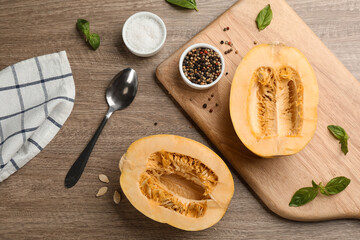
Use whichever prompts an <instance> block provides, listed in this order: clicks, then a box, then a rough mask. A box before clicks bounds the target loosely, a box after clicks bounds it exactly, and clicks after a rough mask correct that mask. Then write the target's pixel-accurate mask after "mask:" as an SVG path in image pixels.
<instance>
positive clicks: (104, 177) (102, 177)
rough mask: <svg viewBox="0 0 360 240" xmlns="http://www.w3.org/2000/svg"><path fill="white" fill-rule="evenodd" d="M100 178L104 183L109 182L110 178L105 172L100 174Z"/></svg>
mask: <svg viewBox="0 0 360 240" xmlns="http://www.w3.org/2000/svg"><path fill="white" fill-rule="evenodd" d="M99 180H100V181H101V182H103V183H109V182H110V181H109V178H108V177H107V176H106V175H105V174H99Z"/></svg>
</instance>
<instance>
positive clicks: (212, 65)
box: [179, 43, 225, 90]
mask: <svg viewBox="0 0 360 240" xmlns="http://www.w3.org/2000/svg"><path fill="white" fill-rule="evenodd" d="M179 70H180V75H181V78H182V79H183V80H184V82H185V83H186V84H187V85H188V86H190V87H192V88H194V89H198V90H202V89H208V88H211V87H212V86H214V85H215V84H216V83H218V82H219V81H220V79H221V77H222V75H223V73H224V71H225V61H224V57H223V56H222V54H221V52H220V51H219V50H218V49H217V48H215V47H214V46H211V45H210V44H206V43H197V44H194V45H191V46H190V47H188V48H187V49H186V50H185V51H184V52H183V54H182V55H181V57H180V61H179Z"/></svg>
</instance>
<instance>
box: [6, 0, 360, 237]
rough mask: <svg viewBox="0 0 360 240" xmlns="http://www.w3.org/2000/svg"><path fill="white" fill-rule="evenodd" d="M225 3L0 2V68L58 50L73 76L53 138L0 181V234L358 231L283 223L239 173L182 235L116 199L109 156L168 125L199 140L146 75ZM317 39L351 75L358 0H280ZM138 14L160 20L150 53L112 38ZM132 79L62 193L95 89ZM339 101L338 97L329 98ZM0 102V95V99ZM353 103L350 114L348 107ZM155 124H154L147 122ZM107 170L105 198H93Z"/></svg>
mask: <svg viewBox="0 0 360 240" xmlns="http://www.w3.org/2000/svg"><path fill="white" fill-rule="evenodd" d="M234 2H235V0H231V1H229V0H228V1H215V0H209V1H203V0H198V6H199V9H200V11H199V12H195V11H191V10H190V11H187V10H182V9H180V8H177V7H173V6H171V5H169V4H167V3H166V2H165V1H163V0H156V1H155V0H143V1H140V0H137V1H125V0H117V1H114V0H105V1H94V0H91V1H90V0H87V1H85V0H77V1H72V0H71V1H60V0H58V1H49V0H44V1H35V0H28V1H21V0H0V36H1V37H0V69H3V68H5V67H6V66H8V65H11V64H14V63H16V62H18V61H20V60H23V59H27V58H31V57H34V56H37V55H43V54H47V53H52V52H57V51H60V50H66V51H67V54H68V58H69V61H70V64H71V67H72V70H73V74H74V79H75V84H76V102H75V107H74V110H73V112H72V114H71V116H70V118H69V119H68V121H67V122H66V123H65V125H64V126H63V128H62V129H61V130H60V132H59V133H58V135H57V136H56V137H55V138H54V140H53V141H52V142H51V143H50V144H49V145H48V146H47V147H46V148H45V149H44V151H42V152H41V153H40V154H39V155H38V156H36V157H35V158H34V159H33V160H32V161H31V162H29V163H28V164H27V165H26V166H25V167H23V168H22V169H21V170H19V172H17V173H15V174H14V175H13V176H11V177H10V178H9V179H8V180H6V181H4V182H2V183H0V239H169V238H173V239H243V238H246V239H249V238H251V239H309V238H312V237H316V238H317V239H359V238H360V229H359V222H358V220H336V221H328V222H317V223H302V222H293V221H288V220H286V219H283V218H280V217H278V216H276V215H275V214H273V213H271V212H270V211H269V210H268V209H267V208H266V207H265V206H264V205H263V204H262V202H261V201H260V200H259V199H258V198H257V196H256V195H255V194H254V193H253V192H252V190H251V189H249V187H248V186H247V185H246V183H245V182H244V181H243V180H242V179H241V177H240V176H237V175H236V174H234V181H235V194H234V197H233V200H232V202H231V204H230V207H229V209H228V211H227V213H226V214H225V216H224V218H223V219H222V220H221V221H220V222H219V223H218V224H216V225H215V226H214V227H212V228H210V229H207V230H204V231H201V232H184V231H181V230H178V229H175V228H172V227H170V226H168V225H164V224H160V223H157V222H154V221H152V220H150V219H148V218H146V217H145V216H143V215H142V214H141V213H139V212H138V211H137V210H136V209H135V208H133V207H132V205H131V204H130V203H129V201H127V199H126V198H125V197H123V199H122V201H121V203H120V205H115V204H114V203H113V201H112V193H113V191H114V190H115V189H119V183H118V178H119V170H118V167H117V166H118V160H119V158H120V157H121V155H122V154H123V153H124V152H125V150H126V149H127V147H128V146H129V144H130V143H131V142H133V141H134V140H136V139H138V138H141V137H143V136H147V135H152V134H160V133H168V134H177V135H181V136H185V137H189V138H192V139H195V140H197V141H199V142H202V143H204V144H206V145H209V146H211V143H209V142H207V139H206V138H205V137H204V136H203V135H202V133H201V132H200V131H199V130H198V129H197V128H196V126H194V125H193V123H192V122H191V121H190V120H189V119H188V118H187V116H186V115H185V114H184V112H183V111H182V110H181V109H180V108H178V107H177V105H176V104H174V102H173V101H172V100H171V99H170V98H169V97H168V95H167V93H166V92H165V91H164V90H163V89H162V87H161V86H160V84H159V83H158V82H157V80H156V78H155V74H154V72H155V68H156V66H157V65H158V64H159V63H160V62H161V61H163V60H164V59H165V58H167V57H168V56H169V55H170V54H171V53H172V52H173V51H175V50H176V49H177V48H178V47H180V46H181V45H182V44H184V43H185V42H186V41H187V40H189V39H190V38H191V37H192V36H194V35H195V34H196V33H197V32H199V31H200V30H201V29H202V28H203V27H205V26H206V25H207V24H208V23H209V22H210V21H212V20H213V19H215V18H216V17H217V16H218V15H219V14H221V13H222V12H224V11H225V10H226V9H227V8H228V7H230V6H231V5H232V4H233V3H234ZM288 3H289V4H290V5H291V6H292V7H293V8H294V9H295V11H296V12H297V13H298V14H299V15H300V16H301V17H302V18H303V19H304V21H305V22H306V23H307V24H308V25H309V26H310V27H311V28H312V29H313V30H314V32H315V33H316V34H317V35H318V36H319V37H320V38H321V39H322V40H323V41H324V43H325V44H326V45H327V46H328V47H329V48H330V49H331V50H332V51H333V52H334V53H335V55H337V56H338V58H339V59H340V60H341V61H342V62H343V63H344V65H345V66H346V67H347V68H349V70H350V71H351V72H352V73H353V74H354V76H355V77H356V78H357V79H360V57H359V56H360V41H359V40H360V25H359V24H358V23H359V22H360V2H359V1H358V0H332V1H327V0H303V1H299V0H288ZM138 11H150V12H154V13H156V14H158V15H159V16H160V17H161V18H163V20H164V21H165V23H166V26H167V29H168V37H167V41H166V43H165V47H164V49H163V50H162V51H161V52H160V53H159V54H157V55H156V56H154V57H151V58H138V57H136V56H134V55H132V54H131V53H130V52H129V51H128V50H127V49H126V48H125V46H124V44H123V42H122V40H121V28H122V24H123V23H124V21H125V20H126V18H127V17H129V16H130V15H131V14H133V13H135V12H138ZM77 18H85V19H88V20H89V21H90V24H91V29H92V31H93V32H96V33H98V34H99V35H100V36H101V40H102V42H101V46H100V48H99V49H98V50H97V51H95V52H94V51H92V50H90V49H89V48H88V47H87V46H86V45H85V43H84V41H83V40H82V39H81V38H80V36H79V34H78V32H77V31H76V29H75V22H76V19H77ZM128 66H131V67H133V68H135V69H136V71H137V72H138V75H139V82H140V83H139V84H140V85H139V91H138V96H137V97H136V99H135V101H134V102H133V104H132V105H131V106H130V107H129V108H127V109H125V110H123V111H121V112H117V113H116V114H114V115H113V116H112V117H111V120H110V121H109V123H108V125H107V126H106V127H105V129H104V131H103V133H102V135H101V136H100V138H99V141H98V143H97V145H96V146H95V149H94V151H93V153H92V155H91V158H90V160H89V163H88V165H87V168H86V170H85V172H84V174H83V176H82V178H81V180H80V181H79V183H78V184H77V185H76V186H75V187H74V188H72V189H65V188H64V177H65V175H66V173H67V171H68V169H69V168H70V166H71V165H72V163H73V162H74V161H75V159H76V158H77V157H78V155H79V153H80V152H81V151H82V150H83V148H84V146H85V145H86V144H87V142H88V140H89V139H90V138H91V136H92V134H93V133H94V132H95V130H96V128H97V126H98V124H99V123H100V121H101V120H102V117H103V115H104V114H105V112H106V110H107V105H106V102H105V99H104V92H105V89H106V86H107V85H108V83H109V81H110V80H111V79H112V77H113V76H114V75H115V74H116V73H117V72H118V71H120V70H121V69H123V68H126V67H128ZM339 97H341V96H339ZM0 104H3V103H0ZM356 111H358V110H356ZM155 123H157V124H155ZM100 173H104V174H106V175H108V176H109V178H110V181H111V182H110V184H109V185H108V186H109V192H108V194H107V195H105V196H103V197H101V198H96V197H95V193H96V192H97V190H98V189H99V188H100V187H101V186H103V185H104V184H103V183H101V182H99V180H98V175H99V174H100Z"/></svg>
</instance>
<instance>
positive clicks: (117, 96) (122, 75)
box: [106, 68, 138, 111]
mask: <svg viewBox="0 0 360 240" xmlns="http://www.w3.org/2000/svg"><path fill="white" fill-rule="evenodd" d="M119 79H120V80H119ZM137 86H138V79H137V74H136V72H135V70H134V69H132V68H127V69H124V70H122V71H121V72H119V73H118V74H116V76H115V77H114V78H113V80H112V81H111V83H110V85H109V86H108V88H107V90H106V101H107V103H108V105H109V108H110V109H112V110H113V111H117V110H121V109H124V108H126V107H127V106H129V105H130V104H131V103H132V101H133V100H134V98H135V95H136V92H137Z"/></svg>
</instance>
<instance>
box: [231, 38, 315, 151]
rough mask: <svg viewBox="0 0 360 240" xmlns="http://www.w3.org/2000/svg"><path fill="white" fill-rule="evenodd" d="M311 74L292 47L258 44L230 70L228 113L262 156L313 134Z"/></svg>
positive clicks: (303, 141)
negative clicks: (231, 76) (235, 69)
mask: <svg viewBox="0 0 360 240" xmlns="http://www.w3.org/2000/svg"><path fill="white" fill-rule="evenodd" d="M317 104H318V86H317V81H316V77H315V73H314V71H313V69H312V67H311V65H310V64H309V62H308V61H307V59H306V58H305V56H304V55H303V54H302V53H301V52H300V51H299V50H297V49H295V48H292V47H287V46H284V45H267V44H262V45H259V46H257V47H255V48H253V49H252V50H251V51H250V52H249V53H248V54H247V55H246V56H245V57H244V59H243V60H242V62H241V63H240V65H239V66H238V68H237V71H236V73H235V75H234V79H233V83H232V87H231V94H230V114H231V119H232V122H233V125H234V128H235V131H236V133H237V135H238V136H239V138H240V139H241V141H242V142H243V143H244V145H245V146H246V147H247V148H248V149H250V150H251V151H253V152H254V153H255V154H257V155H259V156H263V157H271V156H278V155H290V154H294V153H296V152H298V151H300V150H301V149H302V148H303V147H305V145H306V144H307V143H308V142H309V141H310V139H311V138H312V136H313V134H314V132H315V129H316V122H317Z"/></svg>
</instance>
